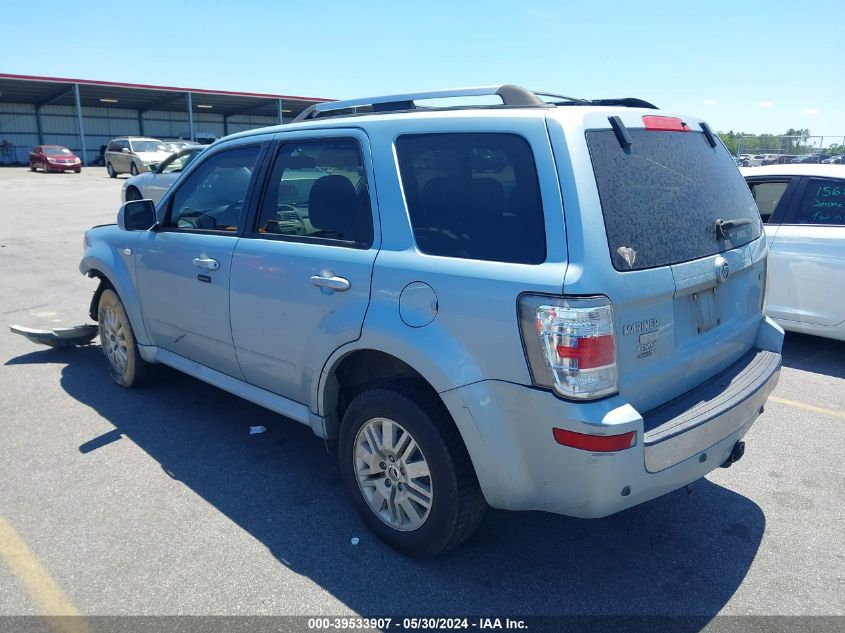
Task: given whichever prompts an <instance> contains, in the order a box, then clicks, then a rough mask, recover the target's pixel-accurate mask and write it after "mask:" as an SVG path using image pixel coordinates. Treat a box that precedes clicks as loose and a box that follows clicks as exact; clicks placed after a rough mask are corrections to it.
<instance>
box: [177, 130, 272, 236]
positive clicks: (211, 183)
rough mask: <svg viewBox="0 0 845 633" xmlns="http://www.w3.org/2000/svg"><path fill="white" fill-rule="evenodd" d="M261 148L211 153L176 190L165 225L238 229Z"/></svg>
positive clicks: (191, 228)
mask: <svg viewBox="0 0 845 633" xmlns="http://www.w3.org/2000/svg"><path fill="white" fill-rule="evenodd" d="M259 149H260V148H259V146H257V145H253V146H250V147H239V148H237V149H230V150H225V151H222V152H218V153H216V154H214V155H213V156H209V158H208V159H207V160H206V161H204V162H203V163H202V164H201V165H200V166H199V167H198V168H197V169H196V170H195V171H194V172H193V173H191V174H190V175H189V176H188V179H187V180H186V181H185V182H184V184H182V186H181V187H179V189H178V190H177V191H176V192H175V193H174V195H173V197H172V198H171V206H170V213H169V214H168V218H167V219H166V221H165V226H167V227H170V228H175V229H188V230H196V229H199V230H205V231H232V232H234V231H237V229H238V224H239V221H240V218H241V214H242V212H243V207H244V200H245V199H246V194H247V192H248V190H249V185H250V182H251V180H252V174H253V173H254V171H255V165H256V161H257V160H258V153H259Z"/></svg>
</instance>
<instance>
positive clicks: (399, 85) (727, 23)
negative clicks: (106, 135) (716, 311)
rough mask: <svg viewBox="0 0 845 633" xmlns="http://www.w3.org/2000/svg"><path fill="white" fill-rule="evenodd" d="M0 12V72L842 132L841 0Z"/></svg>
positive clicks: (132, 6) (128, 6)
mask: <svg viewBox="0 0 845 633" xmlns="http://www.w3.org/2000/svg"><path fill="white" fill-rule="evenodd" d="M95 6H96V8H94V7H95ZM3 22H4V25H3V44H2V51H3V54H2V56H0V72H8V73H20V74H34V75H51V76H62V77H74V78H83V79H103V80H111V81H126V82H132V83H150V84H163V85H175V86H184V87H191V88H216V89H222V90H243V91H250V92H270V93H280V94H291V95H304V96H321V97H335V98H351V97H357V96H371V95H374V94H385V93H388V94H389V93H394V92H405V91H413V90H427V89H434V88H443V87H457V86H476V85H486V84H498V83H516V84H520V85H524V86H526V87H529V88H534V89H545V90H548V91H553V92H558V93H562V94H567V95H573V96H580V97H588V98H596V97H615V96H636V97H640V98H643V99H647V100H649V101H652V102H654V103H656V104H657V105H658V106H660V107H661V108H664V109H667V110H672V111H676V112H680V113H689V114H695V115H699V116H702V117H704V118H705V119H707V120H708V121H709V122H710V123H711V125H712V126H713V127H715V128H717V129H719V130H723V131H727V130H729V129H733V130H734V131H745V132H752V133H759V132H773V133H777V132H783V131H785V130H786V129H787V128H790V127H793V128H809V129H810V130H811V131H812V132H813V133H814V134H825V135H835V134H839V135H845V74H843V72H842V67H843V51H842V38H841V29H842V25H843V24H845V0H806V1H804V2H791V1H787V0H768V1H762V0H761V1H758V0H747V1H744V0H732V1H725V0H707V1H705V2H701V1H695V2H692V1H690V2H684V1H683V0H675V1H674V2H665V1H663V0H648V1H646V0H641V1H639V2H624V1H621V0H619V1H612V0H593V1H582V2H570V1H558V2H552V1H528V2H519V1H518V0H511V1H510V2H501V1H499V0H488V1H487V2H475V1H463V2H462V1H460V0H452V1H450V2H442V1H440V0H429V1H427V2H413V3H411V2H407V3H403V2H396V1H393V2H363V1H358V2H350V1H348V0H347V1H344V2H339V1H335V0H321V1H319V2H302V1H299V0H298V1H296V2H258V1H250V0H242V1H241V2H238V3H235V2H231V3H222V2H219V3H218V2H213V1H211V0H205V1H204V2H195V1H193V0H189V1H178V0H171V1H170V2H158V1H154V0H141V1H140V2H131V3H130V2H119V1H118V2H111V3H108V4H105V3H97V4H96V5H95V4H94V3H78V2H77V3H72V2H53V1H52V0H45V1H40V2H32V3H29V2H26V3H16V4H15V6H14V10H12V9H11V5H10V6H8V7H5V8H4V10H3ZM183 38H184V39H183ZM39 40H40V41H41V42H43V44H42V45H39V44H36V42H38V41H39Z"/></svg>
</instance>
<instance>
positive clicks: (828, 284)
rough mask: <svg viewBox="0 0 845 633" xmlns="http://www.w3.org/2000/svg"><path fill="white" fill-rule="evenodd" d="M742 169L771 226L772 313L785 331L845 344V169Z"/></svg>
mask: <svg viewBox="0 0 845 633" xmlns="http://www.w3.org/2000/svg"><path fill="white" fill-rule="evenodd" d="M740 171H741V172H742V175H743V176H744V177H745V180H746V181H747V182H748V186H749V187H750V188H751V193H752V194H753V195H754V199H755V200H756V201H757V207H758V208H759V209H760V215H761V217H762V218H763V222H765V224H766V238H767V241H768V243H769V268H768V308H767V314H768V315H769V316H770V317H772V318H773V319H774V320H775V321H777V322H778V323H779V324H780V325H781V327H783V329H785V330H788V331H792V332H802V333H804V334H813V335H816V336H824V337H828V338H834V339H838V340H841V341H843V340H845V166H841V165H770V166H768V167H745V168H742V169H740Z"/></svg>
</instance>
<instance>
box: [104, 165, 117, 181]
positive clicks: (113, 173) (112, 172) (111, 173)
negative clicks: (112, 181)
mask: <svg viewBox="0 0 845 633" xmlns="http://www.w3.org/2000/svg"><path fill="white" fill-rule="evenodd" d="M106 171H107V172H108V174H109V178H117V172H116V171H115V170H114V167H112V164H111V163H106Z"/></svg>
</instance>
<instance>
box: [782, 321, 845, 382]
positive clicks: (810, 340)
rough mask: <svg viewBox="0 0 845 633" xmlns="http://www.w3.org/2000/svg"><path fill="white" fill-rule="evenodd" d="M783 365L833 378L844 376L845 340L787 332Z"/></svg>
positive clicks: (784, 342)
mask: <svg viewBox="0 0 845 633" xmlns="http://www.w3.org/2000/svg"><path fill="white" fill-rule="evenodd" d="M783 365H784V367H792V368H793V369H800V370H803V371H810V372H813V373H815V374H825V375H827V376H832V377H833V378H845V341H835V340H833V339H829V338H821V337H819V336H809V335H808V334H797V333H795V332H787V333H786V337H785V338H784V341H783Z"/></svg>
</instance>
